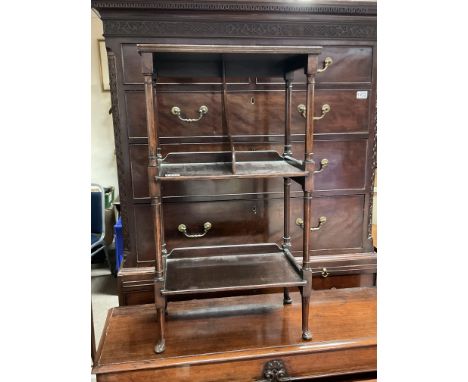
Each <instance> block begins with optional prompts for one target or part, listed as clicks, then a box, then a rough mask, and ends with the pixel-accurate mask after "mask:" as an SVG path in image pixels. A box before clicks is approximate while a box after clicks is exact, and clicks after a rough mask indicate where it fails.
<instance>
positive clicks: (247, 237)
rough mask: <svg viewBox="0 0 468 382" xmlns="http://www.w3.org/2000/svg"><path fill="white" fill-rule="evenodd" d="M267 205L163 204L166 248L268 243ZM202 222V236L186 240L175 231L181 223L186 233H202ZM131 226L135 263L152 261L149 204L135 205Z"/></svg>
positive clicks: (253, 202) (232, 202)
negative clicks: (208, 226)
mask: <svg viewBox="0 0 468 382" xmlns="http://www.w3.org/2000/svg"><path fill="white" fill-rule="evenodd" d="M268 205H269V201H268V200H228V201H213V202H182V203H171V202H165V203H163V214H164V217H163V218H164V236H165V241H166V245H167V249H168V250H169V251H170V250H172V249H173V248H177V247H197V246H203V245H223V244H245V243H265V242H268V241H269V237H270V228H269V227H270V225H271V224H272V223H271V222H269V221H268V215H269V209H268ZM206 222H209V223H211V225H212V226H211V229H210V230H209V231H208V232H207V233H206V234H205V235H204V236H203V237H198V238H188V237H186V236H185V235H184V234H183V233H182V232H180V231H179V230H178V226H179V225H180V224H184V225H185V226H186V227H187V233H188V234H196V233H203V224H204V223H206ZM135 224H136V227H135V228H136V229H135V231H136V233H137V243H136V244H137V255H138V261H152V260H154V256H155V255H154V253H155V252H154V242H153V236H152V235H153V233H152V230H153V222H152V215H151V206H150V205H148V204H144V205H143V204H141V205H136V206H135ZM275 224H276V223H275ZM275 232H276V229H275ZM280 238H281V236H280ZM277 239H278V238H277Z"/></svg>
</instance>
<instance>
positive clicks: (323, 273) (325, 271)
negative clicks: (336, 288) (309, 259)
mask: <svg viewBox="0 0 468 382" xmlns="http://www.w3.org/2000/svg"><path fill="white" fill-rule="evenodd" d="M329 275H330V272H328V271H327V268H322V277H328V276H329Z"/></svg>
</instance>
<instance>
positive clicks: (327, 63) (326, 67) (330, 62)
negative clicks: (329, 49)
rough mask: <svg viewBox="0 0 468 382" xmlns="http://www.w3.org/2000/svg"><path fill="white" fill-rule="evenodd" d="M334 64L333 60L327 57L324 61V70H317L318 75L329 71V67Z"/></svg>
mask: <svg viewBox="0 0 468 382" xmlns="http://www.w3.org/2000/svg"><path fill="white" fill-rule="evenodd" d="M331 64H333V59H332V58H331V57H325V60H324V61H323V68H322V69H317V73H322V72H324V71H325V70H327V69H328V67H329V66H330V65H331Z"/></svg>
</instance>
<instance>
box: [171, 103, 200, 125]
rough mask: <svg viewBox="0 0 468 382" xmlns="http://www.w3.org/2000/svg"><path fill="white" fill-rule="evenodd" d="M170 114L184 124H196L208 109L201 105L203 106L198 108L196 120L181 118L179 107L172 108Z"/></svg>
mask: <svg viewBox="0 0 468 382" xmlns="http://www.w3.org/2000/svg"><path fill="white" fill-rule="evenodd" d="M171 113H172V114H173V115H176V116H177V117H178V118H179V119H180V120H181V121H184V122H198V121H199V120H200V119H202V118H203V116H204V115H205V114H206V113H208V107H207V106H205V105H203V106H200V108H199V109H198V113H199V116H198V118H183V117H181V116H180V114H181V113H182V110H180V107H179V106H173V107H172V109H171Z"/></svg>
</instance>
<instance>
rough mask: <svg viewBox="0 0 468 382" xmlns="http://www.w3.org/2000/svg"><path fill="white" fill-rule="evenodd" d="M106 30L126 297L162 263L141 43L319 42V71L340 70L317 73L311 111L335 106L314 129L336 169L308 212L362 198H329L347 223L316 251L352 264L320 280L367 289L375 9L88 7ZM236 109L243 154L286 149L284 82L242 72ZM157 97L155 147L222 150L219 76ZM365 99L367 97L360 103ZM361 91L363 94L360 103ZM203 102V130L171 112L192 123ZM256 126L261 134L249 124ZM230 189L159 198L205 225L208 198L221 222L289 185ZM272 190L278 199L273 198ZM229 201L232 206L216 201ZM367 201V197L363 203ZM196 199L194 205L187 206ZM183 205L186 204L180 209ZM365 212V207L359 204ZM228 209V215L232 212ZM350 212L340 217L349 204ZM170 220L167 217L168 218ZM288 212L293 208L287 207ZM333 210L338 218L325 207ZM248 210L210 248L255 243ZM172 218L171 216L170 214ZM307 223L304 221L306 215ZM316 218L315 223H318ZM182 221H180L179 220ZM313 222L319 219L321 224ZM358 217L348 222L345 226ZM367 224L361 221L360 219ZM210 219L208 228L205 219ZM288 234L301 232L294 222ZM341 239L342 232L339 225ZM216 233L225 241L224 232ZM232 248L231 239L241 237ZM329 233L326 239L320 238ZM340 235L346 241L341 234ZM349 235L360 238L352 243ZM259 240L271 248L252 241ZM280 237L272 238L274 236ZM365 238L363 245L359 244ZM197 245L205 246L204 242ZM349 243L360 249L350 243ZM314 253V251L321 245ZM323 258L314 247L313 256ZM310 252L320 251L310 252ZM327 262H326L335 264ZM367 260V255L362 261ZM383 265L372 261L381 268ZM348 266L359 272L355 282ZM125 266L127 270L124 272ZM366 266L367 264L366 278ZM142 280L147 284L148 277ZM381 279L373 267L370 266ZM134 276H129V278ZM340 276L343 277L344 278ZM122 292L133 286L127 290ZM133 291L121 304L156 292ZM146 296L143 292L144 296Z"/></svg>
mask: <svg viewBox="0 0 468 382" xmlns="http://www.w3.org/2000/svg"><path fill="white" fill-rule="evenodd" d="M92 6H93V8H95V9H96V10H97V11H98V13H99V16H100V17H101V19H102V20H103V24H104V35H105V39H106V48H107V51H108V55H109V65H110V66H109V73H110V82H111V95H112V106H113V121H114V133H115V137H114V138H115V145H116V159H117V169H118V178H119V192H120V199H121V206H122V220H123V227H124V246H125V249H124V251H125V262H124V265H123V273H122V276H121V277H119V282H120V283H126V282H127V281H129V282H130V284H127V283H126V284H119V289H120V290H121V291H125V290H127V286H128V285H133V284H131V281H132V277H133V276H129V275H130V274H131V275H134V273H135V272H136V273H138V272H140V270H142V269H144V268H145V267H147V266H150V265H151V266H153V265H154V257H152V256H151V255H150V251H154V246H155V241H156V239H155V238H154V237H153V235H148V234H147V228H148V225H150V226H151V223H150V224H148V222H147V220H145V219H146V218H145V219H143V216H144V215H147V212H146V211H147V210H148V209H151V207H150V200H149V194H148V184H147V169H146V160H147V150H148V148H147V146H146V145H147V144H148V140H147V133H146V119H145V110H144V77H143V75H142V73H141V67H140V61H141V56H140V55H139V54H138V51H137V44H142V43H150V44H158V43H165V44H168V43H169V44H172V43H176V44H179V45H180V44H200V45H216V44H223V45H242V44H248V45H252V46H256V45H266V46H267V45H277V44H278V45H284V46H296V47H297V46H307V47H310V46H322V47H323V48H322V52H321V53H320V55H319V56H318V63H317V64H318V68H320V69H323V68H324V66H325V61H326V58H327V57H330V58H332V60H333V63H332V64H331V65H330V66H329V67H328V68H327V69H326V70H325V71H322V72H320V73H318V74H317V76H316V78H315V83H316V90H315V98H316V102H315V105H314V113H313V114H314V116H318V115H320V113H321V107H322V105H323V104H325V103H328V104H329V105H330V107H331V111H330V112H329V113H328V114H327V115H326V116H325V117H324V118H323V119H320V120H317V121H315V122H316V123H315V126H314V153H313V156H312V159H313V160H314V162H315V170H319V168H320V161H321V160H322V159H324V158H326V159H328V160H329V165H328V167H327V168H326V169H324V170H323V171H322V172H320V173H317V174H315V176H314V178H315V190H314V191H313V192H312V208H311V209H312V211H314V199H315V198H318V197H319V196H320V197H327V198H335V197H338V198H343V197H345V196H348V195H349V196H350V195H355V196H356V197H358V198H359V199H360V201H359V203H357V202H354V203H344V202H342V201H337V202H336V203H329V205H330V206H332V205H334V206H335V208H338V209H340V210H339V211H337V212H338V214H339V215H340V219H338V220H337V219H332V220H329V221H328V222H327V224H326V225H325V226H324V227H323V230H322V231H321V232H320V231H318V232H312V234H313V235H318V234H323V235H322V236H323V237H324V236H325V234H327V239H326V240H324V239H323V238H322V239H321V242H319V243H317V245H316V244H314V239H315V237H314V236H312V238H311V248H312V253H315V254H318V255H320V256H321V255H343V254H344V255H345V254H348V255H349V257H348V261H343V262H340V264H341V266H342V267H343V268H342V272H344V273H345V274H344V275H342V276H334V275H333V274H332V275H331V276H329V278H327V279H323V278H319V279H317V281H313V282H314V283H315V284H316V283H317V282H319V283H320V285H322V284H323V286H324V287H327V286H333V285H340V286H345V285H346V282H348V283H349V284H348V285H349V286H353V285H357V284H359V282H361V281H359V280H366V282H367V279H368V277H369V275H368V274H366V273H361V272H362V271H361V270H360V269H361V268H360V267H361V266H360V265H359V264H360V263H359V260H358V258H357V256H355V254H357V253H361V254H362V256H361V257H362V259H364V260H365V259H367V258H368V256H369V254H370V253H372V252H373V243H372V240H371V239H370V238H371V217H372V216H371V214H372V212H371V209H372V198H371V193H372V189H373V187H372V183H373V178H374V173H375V171H374V168H375V166H376V146H375V130H376V112H375V102H376V101H375V100H376V36H377V34H376V13H377V7H376V3H375V2H373V1H359V2H349V1H338V2H336V1H320V2H304V3H300V4H299V3H298V2H295V1H289V0H283V1H282V0H271V1H269V2H264V1H256V0H252V1H250V0H249V1H243V0H220V1H216V2H209V4H208V3H207V2H192V1H186V0H174V1H172V2H170V1H163V0H142V1H141V2H138V4H137V3H134V2H128V1H124V0H104V1H102V0H92ZM306 80H307V79H306V74H305V73H304V71H303V70H296V71H295V72H294V78H293V81H292V82H293V91H292V102H291V111H292V116H291V132H292V134H293V135H292V137H291V143H292V151H293V155H294V156H295V157H299V158H300V157H302V156H303V155H304V153H303V152H302V151H301V148H302V147H303V144H304V139H305V135H304V128H305V119H304V118H303V117H302V116H301V115H300V114H299V112H298V111H297V107H298V105H299V104H301V103H302V104H306ZM227 83H228V87H229V93H228V102H229V105H230V109H229V116H230V119H231V120H236V123H235V124H232V125H231V126H230V130H231V134H232V137H233V139H234V141H235V145H236V150H245V151H250V150H259V149H261V150H275V151H277V152H279V153H281V152H282V151H283V146H284V140H283V138H282V135H283V133H284V122H285V109H284V94H285V85H284V78H283V77H282V76H280V75H278V76H275V77H271V76H263V75H262V74H261V73H259V75H258V76H252V77H250V78H249V77H248V76H240V77H239V76H238V77H236V78H229V79H228V81H227ZM157 84H158V86H159V91H158V96H157V98H158V100H157V108H158V117H159V120H158V124H159V126H158V127H159V132H160V136H159V140H160V144H161V151H162V155H166V154H167V153H169V152H174V151H178V152H182V151H186V152H187V151H192V152H193V151H197V152H202V151H212V150H213V149H216V150H219V149H220V148H221V149H222V148H223V147H224V145H225V143H226V137H225V136H224V133H223V130H222V129H220V128H219V126H221V118H220V110H221V108H222V105H221V95H220V92H221V80H220V78H219V76H212V77H206V78H203V81H201V82H200V81H199V80H197V79H196V78H191V77H190V78H184V79H176V78H174V77H170V76H166V77H164V76H162V77H159V78H158V79H157ZM358 95H359V96H358ZM363 95H364V96H363ZM201 105H206V106H207V107H208V108H209V112H208V113H207V114H205V115H204V117H203V118H202V119H201V120H200V121H199V122H196V123H191V124H188V123H185V122H182V121H180V120H179V119H178V118H177V117H176V116H174V115H172V114H171V111H170V110H171V108H172V107H173V106H179V107H180V108H181V109H182V111H183V113H184V114H185V115H186V116H187V117H196V116H197V110H198V109H199V107H200V106H201ZM251 126H255V132H254V130H252V129H251V128H250V127H251ZM221 183H223V184H220V183H219V182H218V184H216V185H215V184H214V183H213V182H206V183H205V184H204V185H202V184H200V182H196V181H192V182H189V183H187V184H185V185H184V184H183V183H182V182H170V184H169V183H167V184H166V185H165V187H163V189H162V190H161V194H162V197H163V199H164V198H168V197H174V199H172V200H171V205H173V206H174V207H173V206H171V212H172V211H174V212H175V213H176V214H177V215H178V216H180V214H182V212H185V214H184V215H185V216H187V217H188V216H191V215H193V216H194V217H193V218H192V219H193V220H192V222H191V224H195V225H197V224H200V222H199V221H198V219H199V218H200V215H201V214H200V213H199V212H200V210H201V206H200V203H201V202H208V201H209V200H212V201H214V202H215V203H214V205H213V206H212V207H209V208H208V204H203V206H205V208H207V209H208V213H207V215H209V214H214V210H215V208H218V209H219V208H220V209H221V211H220V212H219V216H221V214H222V213H224V215H228V214H231V215H232V209H231V208H232V206H234V205H235V203H230V202H228V201H232V202H236V201H237V200H239V199H241V200H246V199H248V198H250V197H251V196H252V195H254V194H255V195H256V196H255V197H256V198H257V199H260V200H264V198H265V197H268V196H274V195H276V196H278V194H279V193H282V192H283V181H282V179H278V180H265V179H262V180H234V181H223V182H221ZM301 191H302V190H301V187H300V185H298V184H296V183H295V182H293V183H292V184H291V195H292V196H293V197H300V194H299V193H301ZM272 193H273V194H274V195H272ZM219 201H224V202H225V203H224V204H223V203H219ZM361 201H362V202H361ZM186 202H189V203H186ZM176 204H179V206H177V207H176V206H175V205H176ZM275 205H276V202H275V203H265V204H263V203H257V204H256V205H255V206H251V208H252V207H255V208H256V209H257V211H258V210H259V209H260V206H262V207H263V208H264V209H265V208H266V207H267V206H271V207H273V206H275ZM357 205H359V206H360V207H359V208H361V210H360V211H359V212H358V211H357V208H356V206H357ZM225 208H226V210H224V209H225ZM343 208H345V209H347V208H350V210H349V211H348V212H345V213H342V212H340V211H342V209H343ZM281 209H282V205H279V207H278V209H277V208H276V207H275V208H274V209H273V210H272V211H271V213H268V212H266V211H265V212H263V216H267V215H268V214H270V215H271V216H273V219H271V220H270V221H273V223H272V224H269V225H267V226H265V230H266V231H267V232H268V234H267V236H270V235H273V232H278V233H280V234H282V229H281V227H279V226H278V224H276V223H275V222H276V221H277V220H278V219H279V221H282V220H283V217H282V216H278V215H277V212H276V211H278V210H281ZM168 213H170V212H168ZM291 213H292V215H294V214H295V211H292V212H291ZM328 213H329V214H330V212H328ZM240 214H241V215H243V216H245V217H247V221H248V222H252V223H253V222H255V223H253V224H250V223H247V225H246V227H243V226H242V225H241V224H233V225H231V226H230V227H228V225H226V224H224V225H223V226H222V228H220V227H221V226H220V225H219V224H218V227H219V228H218V229H213V230H212V231H211V232H210V234H211V235H210V237H209V238H207V240H208V241H210V240H211V243H214V242H215V241H216V240H217V239H219V240H220V242H222V243H229V244H232V243H238V242H239V241H238V240H242V239H243V237H244V235H245V234H246V231H247V230H248V229H250V230H252V232H253V233H254V235H256V236H259V234H258V231H259V229H258V227H257V226H255V225H254V224H259V222H260V224H264V223H262V221H263V222H264V220H262V219H257V218H255V217H251V216H250V215H249V214H250V212H248V211H245V210H241V211H240ZM166 216H167V215H166ZM298 217H299V216H298ZM316 219H317V217H316V216H313V217H312V219H311V223H312V225H313V224H315V223H316ZM176 220H180V219H179V218H177V219H176V218H174V219H173V221H172V222H171V227H172V224H174V223H175V221H176ZM314 222H315V223H314ZM348 222H350V225H348ZM357 222H359V224H357ZM202 223H203V222H202ZM290 224H291V232H292V231H293V230H294V229H297V226H295V224H294V221H292V222H291V223H290ZM333 225H335V226H339V225H342V228H343V229H344V231H345V235H344V236H342V235H340V234H334V235H332V234H331V231H330V230H332V228H330V227H332V226H333ZM234 228H237V229H238V230H239V234H238V235H236V234H235V233H229V232H228V229H234ZM332 231H333V232H336V229H335V227H333V230H332ZM166 233H167V234H168V235H169V236H171V239H170V240H168V242H169V241H172V243H173V244H175V243H176V242H182V243H183V240H184V239H185V238H183V237H178V236H177V235H178V234H180V233H178V232H177V231H176V232H172V231H170V232H166ZM298 233H299V232H296V236H295V237H294V238H292V239H291V242H292V245H293V246H294V247H295V248H298V251H300V250H301V248H302V240H300V239H299V242H298V241H297V240H296V238H298V236H297V234H298ZM218 235H220V236H218ZM236 236H237V237H238V238H237V239H235V240H234V241H233V242H232V241H231V238H235V237H236ZM322 236H319V237H318V240H320V238H321V237H322ZM342 237H344V238H345V239H346V240H344V239H342ZM351 238H352V240H351ZM257 239H258V240H259V241H257V242H264V241H271V240H265V239H264V238H261V239H260V238H259V237H256V240H257ZM274 240H276V238H275V239H274ZM356 243H359V244H356ZM196 245H206V244H205V243H204V242H203V240H200V241H197V244H196ZM350 246H351V247H352V248H350ZM314 248H318V249H314ZM317 251H318V252H317ZM312 257H314V255H312ZM327 261H328V260H327ZM327 261H325V262H323V263H322V267H326V266H327V265H328V263H327ZM366 261H367V260H366ZM374 264H375V261H374ZM349 269H355V272H356V273H355V274H353V275H351V274H349V273H347V272H348V270H349ZM127 271H128V272H127ZM367 271H368V270H367V269H366V272H367ZM142 272H143V273H142V274H141V275H140V276H139V277H138V280H144V279H145V273H144V271H142ZM374 272H376V268H375V266H374ZM126 277H130V278H128V279H127V278H126ZM337 277H340V278H337ZM124 285H125V286H124ZM135 285H137V287H136V288H135V289H134V291H135V293H136V294H135V295H134V296H130V294H127V293H124V292H122V293H124V295H122V296H121V301H134V302H137V301H142V300H144V299H145V298H147V297H148V295H149V294H151V292H148V291H147V290H146V289H144V288H146V287H144V288H143V289H140V287H141V285H142V284H141V283H140V281H138V282H137V283H136V284H135ZM140 291H141V293H142V294H141V296H138V295H137V294H138V293H140Z"/></svg>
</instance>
